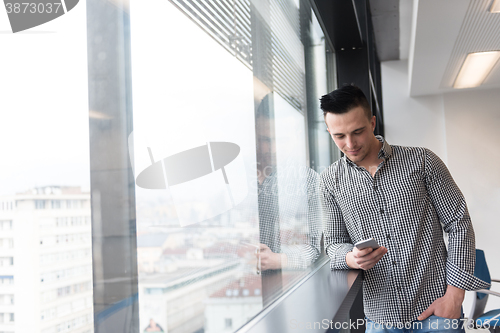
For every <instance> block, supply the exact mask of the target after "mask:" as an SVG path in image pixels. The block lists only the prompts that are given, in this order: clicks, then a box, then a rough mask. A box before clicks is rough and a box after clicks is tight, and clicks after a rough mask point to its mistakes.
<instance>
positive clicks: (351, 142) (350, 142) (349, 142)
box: [345, 136, 356, 148]
mask: <svg viewBox="0 0 500 333" xmlns="http://www.w3.org/2000/svg"><path fill="white" fill-rule="evenodd" d="M345 143H346V145H347V148H354V147H355V146H356V142H355V141H354V139H353V138H352V136H347V137H346V142H345Z"/></svg>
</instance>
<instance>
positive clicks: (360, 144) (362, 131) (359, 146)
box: [325, 106, 375, 164]
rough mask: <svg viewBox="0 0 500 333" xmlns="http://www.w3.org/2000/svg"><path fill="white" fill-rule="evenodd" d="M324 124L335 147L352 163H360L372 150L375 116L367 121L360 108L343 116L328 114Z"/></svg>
mask: <svg viewBox="0 0 500 333" xmlns="http://www.w3.org/2000/svg"><path fill="white" fill-rule="evenodd" d="M325 122H326V125H327V126H328V132H329V133H330V135H331V137H332V139H333V141H334V142H335V144H336V145H337V147H339V149H340V150H341V151H342V152H343V153H344V154H345V155H346V156H347V157H348V158H349V159H350V160H351V161H353V162H354V163H356V164H358V163H360V162H362V161H363V160H364V159H365V158H366V156H368V155H369V153H370V152H371V150H372V149H374V144H373V143H374V141H373V138H374V135H373V130H374V129H375V116H373V117H372V118H371V119H368V117H366V114H365V111H364V109H363V108H362V107H359V106H358V107H355V108H353V109H351V110H349V111H348V112H346V113H343V114H334V113H331V112H328V113H327V114H326V117H325Z"/></svg>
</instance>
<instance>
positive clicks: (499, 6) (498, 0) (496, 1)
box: [490, 0, 500, 13]
mask: <svg viewBox="0 0 500 333" xmlns="http://www.w3.org/2000/svg"><path fill="white" fill-rule="evenodd" d="M490 12H492V13H500V0H493V4H492V5H491V8H490Z"/></svg>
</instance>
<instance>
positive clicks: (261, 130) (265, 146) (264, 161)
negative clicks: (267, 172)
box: [255, 116, 276, 168]
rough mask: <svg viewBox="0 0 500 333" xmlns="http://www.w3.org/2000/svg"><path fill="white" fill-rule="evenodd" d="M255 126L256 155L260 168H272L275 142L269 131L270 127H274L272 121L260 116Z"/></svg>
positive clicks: (274, 161) (274, 157)
mask: <svg viewBox="0 0 500 333" xmlns="http://www.w3.org/2000/svg"><path fill="white" fill-rule="evenodd" d="M255 126H256V136H257V137H256V139H257V155H259V156H258V160H259V162H260V163H261V167H262V168H265V167H267V166H273V165H274V164H275V163H276V142H275V138H274V135H273V134H274V132H273V131H271V127H274V120H269V119H268V118H265V117H263V116H260V117H257V119H256V120H255Z"/></svg>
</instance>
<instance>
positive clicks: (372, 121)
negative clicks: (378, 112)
mask: <svg viewBox="0 0 500 333" xmlns="http://www.w3.org/2000/svg"><path fill="white" fill-rule="evenodd" d="M370 124H371V126H372V132H373V131H375V126H376V125H377V117H375V116H372V119H371V120H370Z"/></svg>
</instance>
